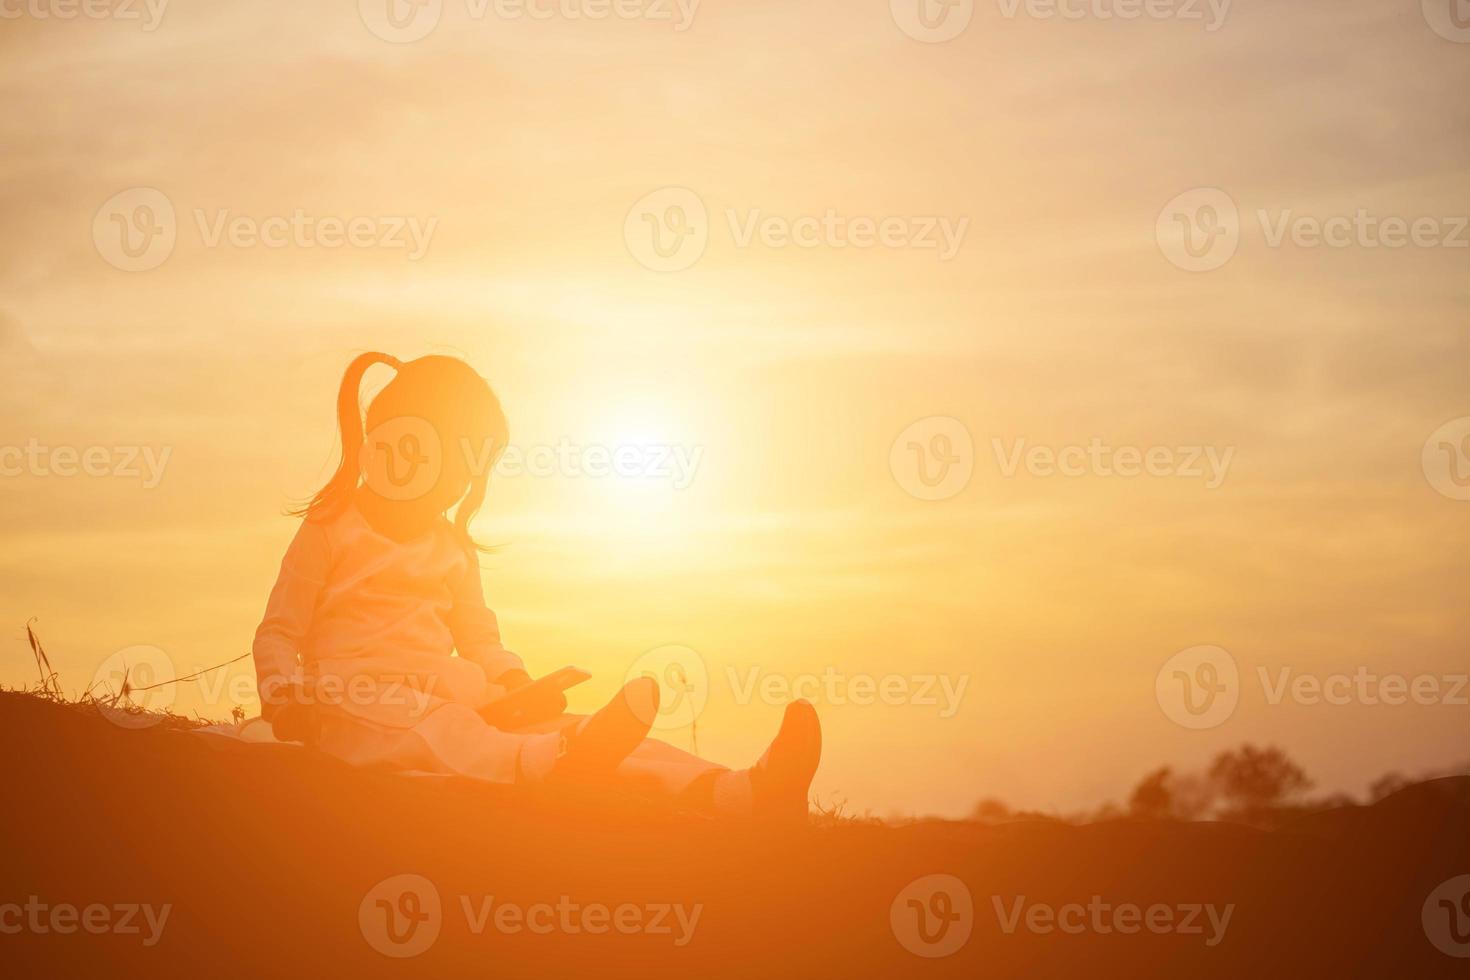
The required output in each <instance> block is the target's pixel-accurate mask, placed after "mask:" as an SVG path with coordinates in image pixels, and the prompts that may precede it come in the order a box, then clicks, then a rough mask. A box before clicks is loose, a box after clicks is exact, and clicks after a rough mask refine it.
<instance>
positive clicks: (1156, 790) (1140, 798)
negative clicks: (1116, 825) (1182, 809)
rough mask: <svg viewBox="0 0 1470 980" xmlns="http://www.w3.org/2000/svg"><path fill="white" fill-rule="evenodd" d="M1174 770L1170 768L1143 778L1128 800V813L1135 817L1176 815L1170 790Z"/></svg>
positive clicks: (1164, 768)
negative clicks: (1170, 780) (1170, 779)
mask: <svg viewBox="0 0 1470 980" xmlns="http://www.w3.org/2000/svg"><path fill="white" fill-rule="evenodd" d="M1172 773H1173V770H1171V769H1170V768H1169V767H1168V766H1164V767H1163V768H1162V769H1156V770H1154V771H1153V772H1151V773H1149V774H1148V775H1147V776H1144V777H1143V780H1142V781H1141V782H1140V783H1139V784H1138V785H1137V786H1135V787H1134V788H1133V795H1132V796H1130V797H1129V798H1128V812H1129V813H1131V814H1132V815H1133V816H1135V817H1151V818H1154V819H1157V818H1160V817H1170V816H1173V815H1174V793H1173V791H1172V790H1170V789H1169V778H1170V776H1171V774H1172Z"/></svg>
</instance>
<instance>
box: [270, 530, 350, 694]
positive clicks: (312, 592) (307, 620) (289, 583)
mask: <svg viewBox="0 0 1470 980" xmlns="http://www.w3.org/2000/svg"><path fill="white" fill-rule="evenodd" d="M331 562H332V559H331V549H330V546H329V542H328V541H327V535H326V532H325V531H324V530H323V529H322V527H321V525H320V524H317V523H315V522H313V521H309V520H307V521H302V522H301V527H300V528H299V529H298V530H297V531H296V537H295V538H293V539H292V540H291V546H290V547H289V548H287V549H286V557H285V558H283V559H282V560H281V571H280V575H279V576H277V578H276V585H275V588H273V589H271V596H270V599H269V601H268V602H267V603H266V608H265V618H264V619H262V620H261V622H260V626H259V628H258V629H256V631H255V643H254V645H253V646H252V647H251V652H252V653H253V654H254V657H255V687H256V691H257V693H258V694H259V695H260V705H261V716H262V717H264V718H265V719H266V720H267V721H272V720H273V719H274V717H275V715H276V714H277V713H278V712H279V711H280V709H281V708H282V707H284V706H285V705H286V704H287V703H288V701H289V700H290V695H289V689H290V687H291V684H292V682H293V680H295V679H297V678H299V676H300V673H301V643H302V641H303V639H304V638H305V636H306V633H307V630H308V629H310V627H311V617H312V614H313V613H314V612H315V610H316V603H317V597H318V596H319V595H320V594H321V590H322V584H323V583H324V582H325V581H326V579H327V572H328V570H329V569H330V568H331Z"/></svg>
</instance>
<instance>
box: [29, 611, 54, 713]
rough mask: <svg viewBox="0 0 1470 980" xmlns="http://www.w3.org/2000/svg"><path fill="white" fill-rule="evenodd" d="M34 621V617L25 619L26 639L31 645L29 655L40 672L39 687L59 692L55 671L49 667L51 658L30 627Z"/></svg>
mask: <svg viewBox="0 0 1470 980" xmlns="http://www.w3.org/2000/svg"><path fill="white" fill-rule="evenodd" d="M34 622H35V619H28V620H26V640H27V642H29V643H30V645H31V655H32V656H33V657H35V658H36V670H37V671H39V672H40V674H41V689H42V690H44V691H47V692H51V693H56V694H60V693H61V690H60V688H59V687H58V686H57V679H56V671H54V670H52V669H51V659H50V658H49V657H47V656H46V648H45V647H43V646H41V638H40V637H38V636H36V631H35V630H33V629H31V624H32V623H34Z"/></svg>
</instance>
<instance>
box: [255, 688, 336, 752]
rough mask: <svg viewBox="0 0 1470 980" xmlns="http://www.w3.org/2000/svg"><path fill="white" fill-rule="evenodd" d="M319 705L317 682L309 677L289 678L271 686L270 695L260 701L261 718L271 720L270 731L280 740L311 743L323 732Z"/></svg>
mask: <svg viewBox="0 0 1470 980" xmlns="http://www.w3.org/2000/svg"><path fill="white" fill-rule="evenodd" d="M316 706H317V701H316V683H315V681H313V680H312V679H311V678H310V677H294V678H288V679H283V680H282V681H281V682H280V683H279V684H276V685H274V686H273V687H272V688H271V696H270V697H269V698H268V699H267V700H266V701H265V702H263V703H262V704H261V717H263V718H264V719H265V720H266V721H268V722H270V723H271V730H272V731H273V732H274V733H275V736H276V738H278V739H280V740H281V741H283V742H304V743H306V744H308V745H310V744H311V743H313V742H315V741H316V738H317V734H318V733H319V732H320V731H321V719H320V717H319V716H318V715H317V710H316Z"/></svg>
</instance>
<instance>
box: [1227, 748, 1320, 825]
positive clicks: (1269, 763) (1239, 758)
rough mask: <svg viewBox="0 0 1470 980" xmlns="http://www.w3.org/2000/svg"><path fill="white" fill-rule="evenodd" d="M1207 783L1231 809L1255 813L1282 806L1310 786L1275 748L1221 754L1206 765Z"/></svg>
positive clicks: (1305, 776)
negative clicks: (1208, 768) (1207, 769)
mask: <svg viewBox="0 0 1470 980" xmlns="http://www.w3.org/2000/svg"><path fill="white" fill-rule="evenodd" d="M1209 776H1210V781H1211V782H1212V783H1213V784H1214V785H1215V786H1216V788H1218V789H1219V791H1220V794H1221V795H1222V796H1224V797H1225V799H1226V800H1228V801H1229V802H1230V803H1231V804H1233V807H1234V809H1235V810H1237V811H1239V812H1241V813H1259V812H1260V811H1262V810H1268V809H1271V808H1273V807H1278V806H1281V805H1282V804H1284V803H1286V802H1287V801H1288V800H1289V799H1290V798H1291V797H1292V796H1293V795H1295V794H1296V793H1299V792H1301V791H1302V790H1304V789H1306V788H1307V787H1309V786H1311V785H1312V781H1311V780H1310V779H1308V778H1307V774H1306V773H1304V772H1303V771H1302V770H1301V768H1300V767H1299V766H1297V764H1296V763H1294V762H1292V761H1291V760H1290V759H1288V758H1287V757H1286V754H1285V753H1284V752H1282V751H1281V750H1280V749H1278V748H1275V747H1268V748H1264V749H1258V748H1256V747H1255V746H1254V745H1249V744H1247V745H1242V746H1241V747H1240V748H1239V749H1236V750H1235V751H1234V752H1222V753H1220V754H1219V755H1217V756H1216V757H1215V761H1214V762H1213V763H1211V764H1210V772H1209Z"/></svg>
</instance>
